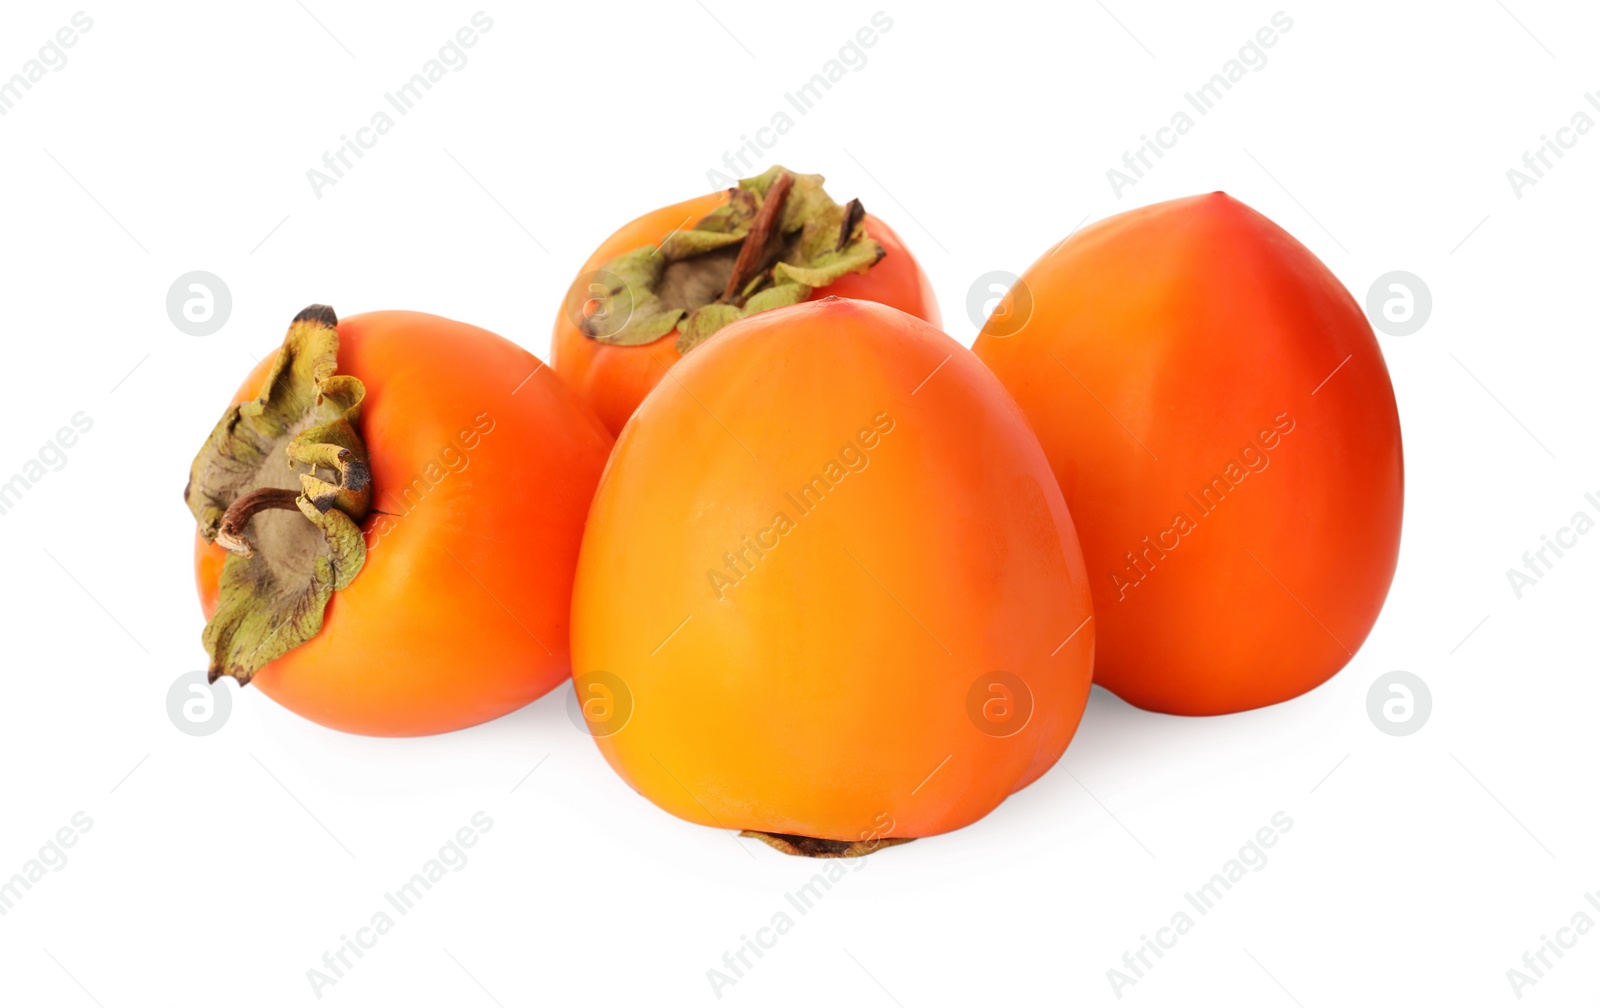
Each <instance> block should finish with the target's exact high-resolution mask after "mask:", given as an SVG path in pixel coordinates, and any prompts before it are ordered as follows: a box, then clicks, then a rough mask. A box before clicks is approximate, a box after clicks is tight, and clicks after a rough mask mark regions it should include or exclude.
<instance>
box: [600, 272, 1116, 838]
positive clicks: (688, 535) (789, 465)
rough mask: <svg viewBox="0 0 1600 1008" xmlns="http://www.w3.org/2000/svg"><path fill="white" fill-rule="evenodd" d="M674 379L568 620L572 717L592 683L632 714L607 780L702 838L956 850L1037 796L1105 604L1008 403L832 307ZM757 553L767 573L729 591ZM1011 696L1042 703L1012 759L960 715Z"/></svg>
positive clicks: (736, 335)
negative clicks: (781, 523) (946, 842)
mask: <svg viewBox="0 0 1600 1008" xmlns="http://www.w3.org/2000/svg"><path fill="white" fill-rule="evenodd" d="M673 377H674V378H675V379H676V380H669V381H666V382H663V383H661V384H660V385H659V386H657V388H656V389H655V391H653V392H652V393H651V394H650V395H649V396H648V397H647V398H646V399H645V401H644V404H643V405H642V406H641V407H640V408H639V411H638V412H637V413H636V414H635V415H634V418H633V419H632V420H631V421H630V422H629V423H628V425H627V426H626V427H625V428H624V429H623V432H622V436H621V438H620V439H619V440H618V443H617V448H616V451H615V453H614V454H613V457H612V460H611V463H610V465H609V466H608V467H607V470H606V474H605V476H604V477H603V478H602V481H601V485H600V489H599V490H598V491H597V493H596V497H595V504H594V507H593V510H592V512H591V514H590V519H589V526H588V529H587V531H586V533H585V537H584V543H583V550H582V553H581V556H580V558H579V563H578V578H577V584H576V587H575V588H574V593H573V659H574V673H575V675H576V677H577V679H578V684H579V687H580V697H581V696H583V693H584V691H583V689H582V687H583V683H584V675H585V674H586V673H592V672H596V671H603V672H608V673H611V674H613V675H615V676H617V677H619V678H620V679H621V681H622V683H623V684H624V686H625V689H626V691H627V693H628V695H629V696H630V697H631V701H632V714H631V717H630V718H629V719H628V720H627V721H626V723H624V724H623V726H622V727H621V729H620V730H617V731H615V732H614V733H611V734H600V733H596V735H597V737H596V742H597V743H598V744H599V747H600V750H601V752H602V753H603V754H604V755H605V757H606V759H607V760H608V761H609V762H610V763H611V765H612V767H613V768H615V769H616V771H617V772H618V773H619V774H621V775H622V777H623V778H624V779H625V780H627V781H628V783H629V784H631V785H632V786H633V787H634V788H635V789H636V790H638V791H639V792H640V793H641V794H643V795H644V796H645V797H647V798H649V799H650V800H651V801H653V802H655V803H656V804H657V805H659V806H661V807H662V808H663V809H666V810H667V811H668V812H671V813H672V814H674V815H677V816H679V817H681V818H684V819H687V820H689V821H691V822H696V823H700V824H702V825H706V826H716V827H721V828H725V829H755V830H763V831H769V832H773V831H775V832H781V833H792V834H799V835H802V836H811V837H821V838H826V839H834V840H866V839H872V838H873V837H885V836H895V837H914V836H926V835H929V834H934V833H940V832H944V831H947V830H952V829H956V828H958V827H960V826H964V825H966V824H968V823H971V822H973V821H974V820H976V819H978V818H980V817H981V816H983V815H985V814H986V813H988V812H989V811H990V810H991V809H993V808H994V807H995V806H996V805H997V804H999V803H1000V801H1002V800H1003V799H1004V798H1005V797H1006V796H1007V795H1008V794H1010V793H1012V792H1013V791H1015V790H1017V789H1018V788H1021V787H1023V786H1024V785H1026V784H1028V783H1029V782H1031V781H1032V780H1034V779H1035V778H1037V777H1038V776H1039V775H1040V774H1042V773H1043V772H1044V771H1045V770H1046V769H1048V768H1049V767H1050V766H1051V765H1052V764H1053V763H1054V762H1055V761H1056V759H1057V758H1058V757H1059V756H1060V755H1061V753H1062V752H1063V751H1064V750H1065V748H1066V746H1067V743H1068V741H1069V740H1070V739H1071V738H1072V735H1073V732H1074V731H1075V729H1076V727H1077V724H1078V720H1079V718H1080V717H1081V715H1082V712H1083V708H1084V704H1085V702H1086V701H1087V697H1088V691H1089V685H1090V675H1091V665H1092V661H1093V651H1094V626H1093V623H1092V621H1091V620H1090V596H1089V587H1088V583H1087V579H1086V573H1085V571H1084V568H1083V564H1082V559H1081V557H1080V554H1079V551H1078V546H1077V541H1076V537H1075V535H1074V532H1073V525H1072V518H1071V516H1070V515H1069V514H1068V513H1067V508H1066V506H1065V504H1064V502H1063V501H1062V498H1061V494H1060V491H1059V489H1058V488H1057V486H1056V483H1055V479H1054V476H1053V475H1052V474H1051V472H1050V468H1049V464H1048V462H1047V460H1046V459H1045V457H1044V453H1043V451H1042V450H1041V449H1040V447H1039V445H1038V442H1037V440H1036V439H1035V438H1034V436H1033V434H1032V433H1031V431H1030V430H1029V429H1028V426H1027V423H1026V421H1025V419H1024V418H1023V416H1022V413H1021V411H1020V410H1018V409H1017V407H1016V405H1015V404H1014V403H1013V402H1012V401H1011V399H1010V397H1009V396H1008V395H1007V394H1006V392H1005V390H1004V389H1003V388H1001V386H1000V384H999V383H998V382H997V381H996V380H995V379H994V377H993V375H991V374H990V373H989V372H988V370H987V369H986V368H984V367H983V366H982V365H981V364H980V363H979V362H978V360H977V359H976V358H975V357H973V356H972V354H971V353H970V352H969V351H967V350H966V349H965V348H963V347H962V346H961V345H960V344H958V343H956V342H955V341H954V340H952V339H950V337H948V336H946V335H945V334H943V333H941V332H939V331H938V330H936V329H934V328H933V327H932V326H930V325H928V324H927V323H925V322H922V321H920V320H918V319H916V318H913V317H912V316H910V315H907V314H905V313H903V312H900V311H897V310H895V309H893V308H888V307H885V306H883V305H879V304H875V303H871V302H866V301H854V300H847V299H840V298H827V299H825V300H821V301H813V302H810V303H806V304H800V305H796V306H793V307H790V308H785V309H782V310H779V311H772V312H765V313H762V314H759V315H755V316H751V317H749V318H747V319H744V320H741V321H740V322H737V323H735V324H733V325H731V326H729V327H728V328H727V329H725V330H723V331H722V332H720V333H719V334H718V335H717V337H716V338H715V339H713V340H711V341H709V342H707V343H706V344H704V345H702V346H700V347H697V348H696V349H695V351H694V353H692V354H689V355H688V357H687V358H686V359H685V360H684V361H683V362H682V363H681V364H680V365H678V367H677V368H676V369H674V371H673ZM885 426H887V427H888V428H889V429H888V430H887V432H883V433H879V434H878V435H877V437H876V438H874V437H870V436H866V435H864V434H863V433H862V432H863V430H864V429H865V430H872V431H882V430H883V428H884V427H885ZM869 443H870V444H869ZM852 445H853V446H855V448H854V452H853V454H851V455H849V456H846V454H845V451H844V449H845V447H846V446H852ZM841 459H843V460H844V462H843V463H840V464H839V466H838V474H837V475H839V478H838V479H837V481H835V480H834V479H833V477H832V476H830V474H829V470H828V468H827V466H828V463H829V461H830V460H834V461H837V460H841ZM861 459H864V460H865V461H864V462H860V460H861ZM858 465H859V468H856V467H857V466H858ZM813 477H819V478H821V479H823V480H824V481H825V482H824V486H831V489H826V490H824V491H823V493H822V494H820V495H813V496H811V497H807V498H806V499H805V501H804V502H803V503H804V504H807V505H810V510H809V511H806V510H805V509H804V508H803V507H799V506H797V505H796V503H795V501H792V500H790V499H789V498H788V497H786V495H794V494H797V493H799V492H800V491H801V490H802V488H803V487H805V486H806V485H807V484H808V481H810V480H811V479H812V478H813ZM813 489H814V490H815V485H813ZM777 512H786V513H787V515H788V517H789V518H790V519H791V524H792V526H793V527H792V528H791V529H790V530H789V531H788V532H787V533H784V532H781V531H779V532H774V531H773V529H774V528H775V527H777V526H776V523H775V522H774V516H775V513H777ZM744 537H748V538H749V540H750V541H752V542H755V543H756V544H757V546H758V547H759V546H761V545H767V546H768V548H767V549H766V550H765V551H764V555H762V556H761V557H760V558H759V559H754V560H752V559H750V557H751V556H752V554H749V553H747V554H746V562H747V564H748V568H749V569H748V572H747V573H744V574H743V575H742V576H741V579H739V580H738V581H737V582H736V583H734V584H733V585H732V586H731V587H728V586H722V587H721V588H719V587H717V586H714V585H713V583H712V579H711V577H710V576H709V575H710V572H711V571H713V570H717V569H721V570H723V571H724V572H726V570H727V568H726V566H725V558H724V556H723V554H724V553H725V552H728V551H732V550H737V549H740V548H741V545H742V544H741V540H742V539H743V538H744ZM1075 630H1076V631H1077V632H1076V633H1075V634H1074V631H1075ZM1069 638H1070V639H1069ZM995 670H1003V671H1008V672H1011V673H1013V674H1015V675H1016V676H1018V677H1020V679H1021V680H1022V681H1023V682H1024V683H1025V684H1026V685H1027V688H1028V693H1029V695H1030V696H1031V700H1032V713H1031V717H1030V718H1028V719H1027V720H1026V722H1025V726H1024V727H1021V729H1020V730H1019V731H1016V732H1015V733H1013V734H1010V735H1008V736H1007V737H995V736H993V735H991V734H988V733H985V732H984V731H983V730H980V728H979V727H978V725H977V723H976V722H975V721H974V720H973V719H972V717H971V715H969V707H968V699H969V692H970V691H971V689H972V687H973V683H974V681H975V680H977V679H978V678H979V677H980V676H985V675H986V674H989V673H991V672H993V671H995ZM1017 723H1018V724H1019V725H1021V724H1023V722H1022V719H1021V718H1020V716H1019V717H1018V718H1017ZM607 727H608V729H609V725H608V726H607Z"/></svg>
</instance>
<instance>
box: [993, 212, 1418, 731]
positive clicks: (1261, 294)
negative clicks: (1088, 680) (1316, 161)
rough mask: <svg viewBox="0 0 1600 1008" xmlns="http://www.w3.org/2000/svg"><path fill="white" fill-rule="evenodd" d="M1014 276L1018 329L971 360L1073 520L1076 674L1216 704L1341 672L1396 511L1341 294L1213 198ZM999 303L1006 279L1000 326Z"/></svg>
mask: <svg viewBox="0 0 1600 1008" xmlns="http://www.w3.org/2000/svg"><path fill="white" fill-rule="evenodd" d="M1022 282H1023V284H1025V285H1026V290H1027V291H1028V292H1029V294H1030V295H1031V298H1032V314H1031V316H1030V317H1029V318H1028V319H1027V321H1026V323H1025V324H1024V325H1023V327H1022V328H1021V329H1020V331H1016V332H1014V333H1012V334H1011V335H1005V336H1001V335H996V333H1000V332H1004V331H1006V329H1005V327H1004V326H998V327H997V325H996V318H991V319H990V323H989V325H988V326H986V327H985V331H984V333H982V334H980V335H979V337H978V340H977V342H976V343H975V344H974V347H973V349H974V350H975V351H976V353H977V355H978V356H979V357H980V358H982V359H983V361H984V362H985V363H987V364H988V365H989V366H990V367H991V368H992V369H993V370H994V373H995V374H996V375H998V376H999V378H1000V380H1001V381H1002V382H1004V383H1005V385H1006V387H1007V388H1008V389H1010V390H1011V392H1012V394H1013V395H1014V396H1015V397H1016V400H1017V402H1018V403H1019V404H1020V405H1021V407H1022V409H1023V411H1024V412H1026V413H1027V414H1028V418H1029V420H1030V421H1032V423H1033V428H1034V430H1035V431H1036V432H1037V433H1038V435H1039V439H1040V441H1041V442H1042V443H1043V444H1044V448H1045V452H1046V454H1047V455H1049V457H1050V462H1051V465H1052V466H1053V467H1054V469H1055V473H1056V476H1057V477H1058V478H1059V479H1060V481H1061V489H1062V492H1063V493H1064V494H1065V496H1066V500H1067V504H1068V506H1069V507H1070V508H1071V509H1072V515H1073V518H1074V519H1075V520H1076V521H1077V525H1078V531H1079V536H1080V539H1081V541H1082V544H1083V552H1084V558H1085V560H1086V561H1087V563H1088V566H1089V572H1090V575H1091V579H1092V580H1091V583H1092V584H1093V586H1094V600H1095V614H1096V621H1095V622H1096V624H1097V626H1098V628H1099V632H1100V638H1099V651H1098V656H1097V659H1096V667H1095V681H1096V682H1099V683H1100V684H1102V685H1104V686H1105V687H1106V688H1108V689H1110V690H1111V691H1112V692H1114V693H1116V694H1117V695H1118V696H1120V697H1122V698H1123V699H1125V700H1127V701H1128V702H1130V703H1132V704H1135V705H1137V706H1139V707H1144V708H1147V709H1149V710H1154V711H1162V712H1166V713H1171V714H1222V713H1228V712H1232V711H1241V710H1248V709H1251V708H1255V707H1261V706H1265V705H1267V704H1273V703H1278V702H1280V701H1283V700H1287V699H1290V698H1291V697H1295V696H1299V695H1300V694H1302V693H1305V692H1306V691H1308V690H1310V689H1312V688H1314V687H1316V686H1317V685H1319V684H1321V683H1322V682H1324V681H1326V680H1327V679H1328V678H1329V677H1331V676H1332V675H1333V674H1334V673H1336V672H1338V671H1339V669H1341V668H1343V667H1344V665H1345V664H1346V663H1347V662H1348V661H1349V660H1350V658H1351V655H1352V654H1353V653H1354V652H1355V651H1356V649H1358V648H1359V647H1360V646H1361V643H1362V642H1363V641H1364V640H1365V639H1366V637H1367V634H1368V632H1369V631H1370V630H1371V629H1372V626H1373V623H1374V622H1375V621H1376V619H1377V617H1378V611H1379V609H1380V608H1381V607H1382V605H1383V600H1384V596H1385V595H1386V594H1387V593H1388V590H1389V583H1390V581H1391V579H1392V578H1393V575H1394V570H1395V563H1396V559H1397V556H1398V553H1399V546H1400V520H1401V507H1402V502H1403V497H1404V467H1403V463H1402V454H1401V444H1400V421H1399V415H1398V413H1397V411H1396V408H1395V400H1394V391H1393V389H1392V387H1391V385H1390V382H1389V373H1388V370H1387V368H1386V367H1385V366H1384V362H1383V355H1382V353H1381V352H1380V351H1379V349H1378V343H1377V340H1376V338H1375V337H1374V336H1373V333H1372V329H1371V326H1370V325H1369V323H1368V322H1367V319H1366V318H1365V316H1364V315H1363V314H1362V311H1361V309H1360V308H1359V307H1358V306H1357V304H1356V302H1355V301H1354V300H1353V299H1352V298H1351V296H1350V294H1349V292H1347V291H1346V290H1345V288H1344V287H1343V285H1341V284H1340V283H1339V281H1338V279H1337V278H1336V277H1334V275H1333V274H1332V273H1331V272H1330V271H1329V270H1328V268H1327V267H1326V266H1324V265H1323V264H1322V262H1321V261H1319V260H1318V259H1317V258H1316V256H1314V255H1313V254H1312V253H1311V252H1310V250H1308V249H1307V248H1306V247H1305V246H1303V245H1301V244H1300V243H1299V242H1297V241H1296V240H1295V239H1294V238H1293V237H1291V236H1290V235H1289V234H1288V233H1287V232H1285V231H1284V230H1283V229H1282V228H1280V227H1278V226H1277V225H1276V224H1274V223H1272V221H1270V220H1268V219H1267V218H1266V217H1264V216H1262V215H1261V214H1259V213H1257V212H1255V211H1254V210H1252V209H1250V208H1249V207H1247V206H1245V205H1244V204H1242V203H1240V202H1238V201H1236V200H1234V199H1232V198H1230V197H1229V196H1227V195H1226V194H1223V193H1212V194H1210V195H1205V196H1195V197H1191V198H1188V199H1179V200H1173V201H1171V202H1167V203H1160V204H1157V205H1154V206H1150V207H1145V208H1143V209H1140V210H1134V211H1131V212H1129V213H1124V214H1119V215H1117V216H1115V217H1112V218H1109V219H1107V220H1105V221H1102V222H1100V223H1098V224H1095V225H1093V226H1091V227H1088V228H1085V229H1084V230H1082V231H1081V232H1079V233H1078V234H1076V235H1074V236H1073V237H1072V238H1071V239H1070V240H1069V241H1067V242H1066V243H1065V244H1063V245H1062V246H1060V247H1059V249H1057V250H1055V251H1054V252H1053V253H1051V254H1049V255H1046V256H1045V257H1044V258H1042V259H1040V260H1039V261H1038V262H1036V263H1035V264H1034V265H1033V266H1032V267H1031V268H1030V269H1029V270H1028V272H1027V273H1025V274H1024V275H1023V277H1022ZM1019 305H1020V302H1019V301H1018V300H1017V298H1016V296H1015V289H1014V291H1013V294H1012V295H1008V297H1007V298H1006V299H1003V300H1002V303H1001V304H1000V305H999V306H998V307H997V309H996V312H997V317H998V313H1000V312H1003V311H1007V310H1011V311H1015V312H1020V311H1021V310H1022V309H1021V308H1020V307H1019ZM1285 425H1289V426H1291V429H1290V430H1289V431H1288V432H1287V433H1282V432H1281V428H1282V427H1283V426H1285ZM1263 432H1269V434H1271V433H1275V434H1276V435H1277V440H1276V441H1275V446H1272V447H1268V446H1267V444H1266V443H1267V442H1271V441H1273V440H1274V439H1273V437H1271V436H1266V437H1263ZM1247 451H1248V452H1249V454H1248V455H1247V454H1246V452H1247ZM1263 460H1265V461H1263ZM1230 461H1233V462H1235V463H1236V464H1235V470H1234V471H1233V475H1238V474H1242V477H1241V478H1240V479H1239V480H1238V481H1237V482H1235V481H1234V480H1233V479H1232V478H1231V476H1230V472H1229V471H1226V467H1227V465H1228V463H1229V462H1230ZM1254 466H1264V468H1260V469H1259V471H1252V468H1253V467H1254ZM1219 476H1220V477H1221V478H1222V479H1223V483H1222V484H1220V486H1219V485H1218V484H1214V483H1213V482H1212V480H1213V477H1219ZM1207 487H1211V492H1210V493H1209V494H1207V493H1206V490H1205V488H1207ZM1180 515H1186V516H1187V517H1188V518H1189V519H1190V523H1189V524H1190V527H1189V528H1188V531H1183V530H1182V528H1181V527H1180V525H1179V523H1178V522H1177V518H1178V517H1179V516H1180ZM1146 537H1149V540H1148V543H1147V542H1146ZM1151 546H1154V547H1155V548H1154V549H1153V550H1152V549H1151ZM1167 547H1170V548H1167ZM1130 552H1132V553H1133V554H1135V557H1136V559H1137V561H1138V563H1137V565H1136V566H1131V565H1130V563H1129V556H1128V554H1129V553H1130ZM1119 582H1120V583H1119Z"/></svg>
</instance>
